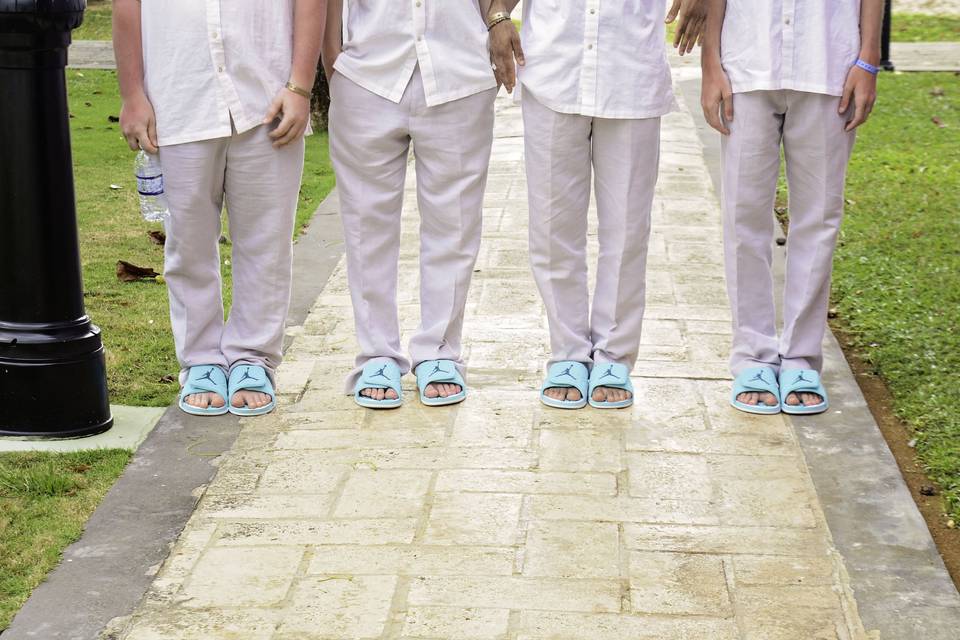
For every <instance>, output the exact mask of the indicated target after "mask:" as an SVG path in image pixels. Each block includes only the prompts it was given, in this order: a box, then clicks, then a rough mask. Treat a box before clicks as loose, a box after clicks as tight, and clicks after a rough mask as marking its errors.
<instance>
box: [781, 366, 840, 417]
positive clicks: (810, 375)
mask: <svg viewBox="0 0 960 640" xmlns="http://www.w3.org/2000/svg"><path fill="white" fill-rule="evenodd" d="M791 393H815V394H817V395H818V396H820V397H821V398H823V402H821V403H819V404H814V405H810V406H806V405H802V404H797V405H790V404H787V396H789V395H790V394H791ZM780 406H781V407H782V410H783V412H784V413H789V414H790V415H795V416H803V415H811V414H814V413H823V412H824V411H826V410H827V409H828V408H830V401H829V400H828V399H827V390H826V389H825V388H824V386H823V382H821V380H820V374H819V373H817V372H816V371H814V370H813V369H784V370H783V371H781V372H780Z"/></svg>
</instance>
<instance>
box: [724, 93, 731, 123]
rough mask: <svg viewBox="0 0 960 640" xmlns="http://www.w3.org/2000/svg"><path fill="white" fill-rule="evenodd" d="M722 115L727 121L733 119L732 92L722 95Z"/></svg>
mask: <svg viewBox="0 0 960 640" xmlns="http://www.w3.org/2000/svg"><path fill="white" fill-rule="evenodd" d="M723 117H724V118H726V119H727V122H731V121H733V94H732V93H728V94H726V95H724V96H723Z"/></svg>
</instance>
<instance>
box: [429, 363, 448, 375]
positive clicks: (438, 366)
mask: <svg viewBox="0 0 960 640" xmlns="http://www.w3.org/2000/svg"><path fill="white" fill-rule="evenodd" d="M437 373H450V372H449V371H447V370H445V369H441V368H440V363H439V362H438V363H437V364H435V365H434V366H433V371H431V372H430V375H434V374H437Z"/></svg>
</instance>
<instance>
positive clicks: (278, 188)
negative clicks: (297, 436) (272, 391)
mask: <svg viewBox="0 0 960 640" xmlns="http://www.w3.org/2000/svg"><path fill="white" fill-rule="evenodd" d="M272 129H273V126H260V127H257V128H256V129H253V130H252V131H248V132H245V133H242V134H239V135H235V136H233V138H231V140H230V145H229V148H228V150H227V166H226V179H225V184H224V191H225V195H226V201H227V215H228V219H229V223H230V239H231V241H232V243H233V255H232V261H231V263H232V265H233V304H232V306H231V309H230V314H229V317H228V319H227V324H226V326H225V327H224V331H223V338H222V340H221V343H220V345H221V351H222V352H223V354H224V356H225V357H226V359H227V363H228V364H229V365H230V367H233V366H235V365H237V364H239V363H247V364H257V365H260V366H263V367H264V368H266V369H267V370H268V371H269V372H270V373H271V375H272V373H273V372H274V371H275V370H276V368H277V367H278V366H280V360H281V358H282V349H283V333H284V327H285V324H286V320H287V311H288V309H289V307H290V289H291V281H292V278H293V225H294V221H295V220H296V216H297V202H298V200H299V194H300V180H301V178H302V176H303V153H304V141H303V139H300V140H298V141H296V142H292V143H290V144H288V145H286V146H284V147H282V148H280V149H275V148H274V147H273V144H272V143H273V141H272V140H271V139H270V136H269V133H270V131H271V130H272Z"/></svg>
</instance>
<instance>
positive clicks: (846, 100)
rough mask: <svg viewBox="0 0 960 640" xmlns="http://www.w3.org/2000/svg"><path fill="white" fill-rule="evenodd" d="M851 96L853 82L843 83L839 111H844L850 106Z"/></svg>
mask: <svg viewBox="0 0 960 640" xmlns="http://www.w3.org/2000/svg"><path fill="white" fill-rule="evenodd" d="M852 97H853V83H851V82H847V83H846V84H845V85H843V95H842V96H841V97H840V107H839V109H838V112H839V113H846V112H847V109H848V108H849V107H850V98H852Z"/></svg>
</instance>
